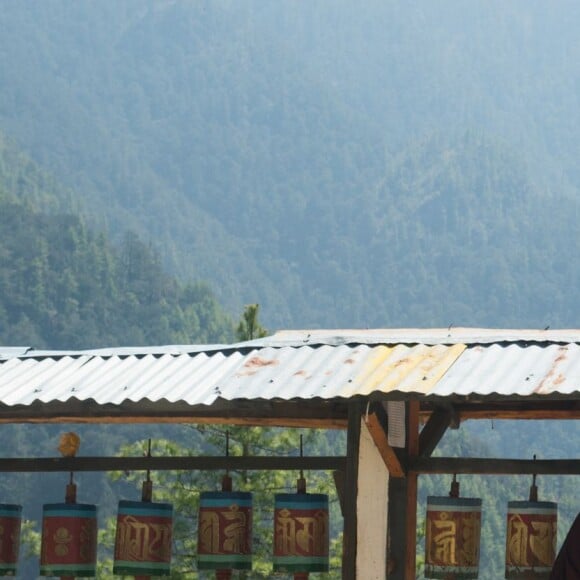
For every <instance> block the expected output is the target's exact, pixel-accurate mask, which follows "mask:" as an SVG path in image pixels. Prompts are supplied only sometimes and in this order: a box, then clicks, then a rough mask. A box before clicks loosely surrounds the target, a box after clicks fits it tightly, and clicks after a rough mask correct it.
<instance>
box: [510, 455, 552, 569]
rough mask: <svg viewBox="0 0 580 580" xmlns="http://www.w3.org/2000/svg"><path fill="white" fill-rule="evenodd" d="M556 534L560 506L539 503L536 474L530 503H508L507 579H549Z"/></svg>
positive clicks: (531, 489)
mask: <svg viewBox="0 0 580 580" xmlns="http://www.w3.org/2000/svg"><path fill="white" fill-rule="evenodd" d="M534 459H536V456H535V455H534ZM557 535H558V504H556V503H554V502H551V501H538V487H537V486H536V476H535V475H534V477H533V480H532V485H531V487H530V496H529V500H528V501H510V502H508V511H507V532H506V555H505V577H506V578H520V579H524V578H549V577H550V574H551V572H552V565H553V564H554V560H555V559H556V541H557Z"/></svg>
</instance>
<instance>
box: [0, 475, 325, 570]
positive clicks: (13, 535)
mask: <svg viewBox="0 0 580 580" xmlns="http://www.w3.org/2000/svg"><path fill="white" fill-rule="evenodd" d="M73 488H74V489H73ZM142 499H143V501H126V500H122V501H120V502H119V508H118V515H117V530H116V537H115V551H114V565H113V573H114V574H115V575H120V576H135V577H139V578H146V577H150V576H167V575H169V574H170V566H171V540H172V528H173V507H172V505H171V504H168V503H156V502H153V501H151V496H150V481H146V482H145V483H144V492H143V498H142ZM21 512H22V508H21V506H18V505H0V562H1V563H0V576H15V575H16V572H17V569H16V568H17V562H18V552H19V538H20V524H21ZM96 562H97V507H96V506H95V505H89V504H81V503H76V487H75V486H74V484H72V483H71V484H69V485H68V486H67V498H66V502H65V503H53V504H45V505H44V506H43V523H42V545H41V555H40V575H41V576H49V577H54V576H60V577H61V578H63V577H64V578H74V577H94V576H95V575H96ZM251 567H252V494H251V493H247V492H232V491H221V492H203V493H201V495H200V508H199V530H198V568H199V569H200V570H216V573H217V575H218V577H219V578H228V577H229V574H228V571H229V572H230V573H231V570H249V569H251ZM273 568H274V572H286V573H294V574H302V575H303V577H304V576H307V575H308V573H310V572H324V571H328V496H326V495H323V494H309V493H295V494H291V493H290V494H288V493H287V494H277V495H276V496H275V509H274V550H273Z"/></svg>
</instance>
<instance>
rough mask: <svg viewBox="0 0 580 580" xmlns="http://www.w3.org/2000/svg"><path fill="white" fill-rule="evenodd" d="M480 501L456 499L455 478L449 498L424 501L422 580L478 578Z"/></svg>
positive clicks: (433, 498)
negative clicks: (424, 522) (424, 525)
mask: <svg viewBox="0 0 580 580" xmlns="http://www.w3.org/2000/svg"><path fill="white" fill-rule="evenodd" d="M480 534H481V499H476V498H463V497H459V484H458V483H457V482H456V480H455V477H454V479H453V483H452V486H451V493H450V495H449V497H432V496H431V497H428V498H427V521H426V530H425V578H449V579H451V578H453V579H455V578H457V579H458V578H477V576H478V574H479V540H480Z"/></svg>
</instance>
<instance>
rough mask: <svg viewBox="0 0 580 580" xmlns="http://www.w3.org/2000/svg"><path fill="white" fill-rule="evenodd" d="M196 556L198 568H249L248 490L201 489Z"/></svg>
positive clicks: (250, 496) (250, 521)
mask: <svg viewBox="0 0 580 580" xmlns="http://www.w3.org/2000/svg"><path fill="white" fill-rule="evenodd" d="M197 556H198V558H197V565H198V568H199V569H200V570H225V569H234V570H250V569H251V568H252V494H251V493H248V492H241V491H239V492H235V491H219V492H217V491H216V492H203V493H201V495H200V504H199V533H198V539H197Z"/></svg>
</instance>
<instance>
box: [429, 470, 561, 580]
mask: <svg viewBox="0 0 580 580" xmlns="http://www.w3.org/2000/svg"><path fill="white" fill-rule="evenodd" d="M557 524H558V505H557V504H556V503H554V502H549V501H538V498H537V487H536V485H535V476H534V482H533V484H532V487H531V489H530V497H529V500H527V501H510V502H508V509H507V525H506V551H505V577H506V578H519V579H523V578H549V576H550V573H551V570H552V565H553V563H554V560H555V558H556V542H557ZM480 537H481V499H477V498H462V497H459V483H458V482H457V481H456V478H455V477H454V478H453V483H452V484H451V491H450V493H449V496H448V497H433V496H431V497H428V498H427V518H426V530H425V578H446V579H460V578H477V577H478V574H479V551H480Z"/></svg>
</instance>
